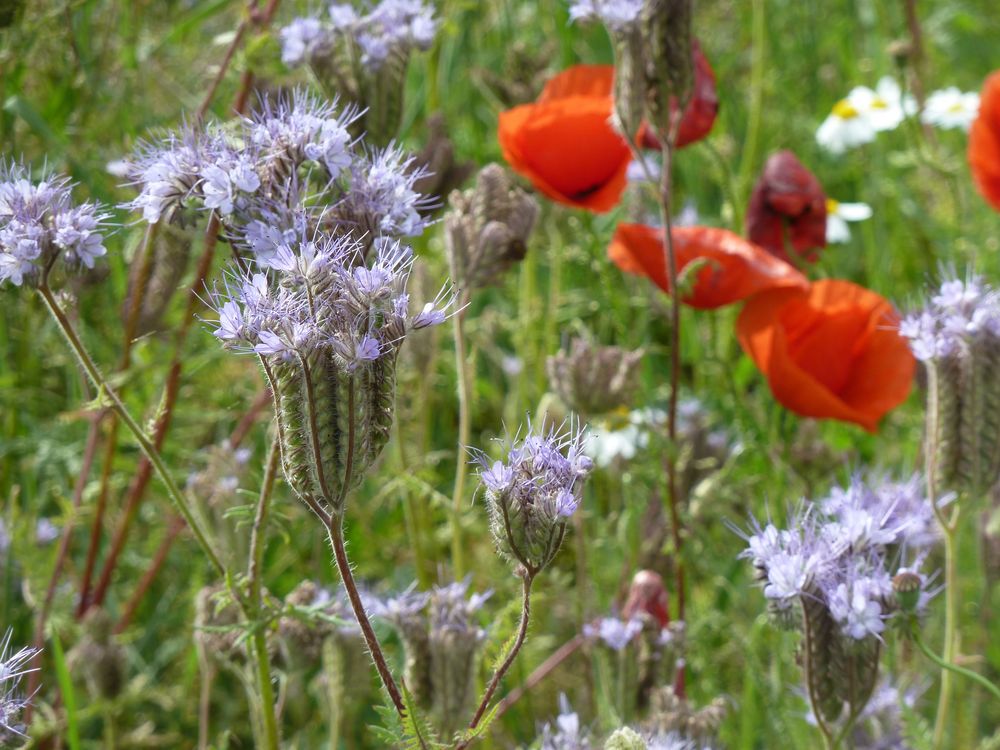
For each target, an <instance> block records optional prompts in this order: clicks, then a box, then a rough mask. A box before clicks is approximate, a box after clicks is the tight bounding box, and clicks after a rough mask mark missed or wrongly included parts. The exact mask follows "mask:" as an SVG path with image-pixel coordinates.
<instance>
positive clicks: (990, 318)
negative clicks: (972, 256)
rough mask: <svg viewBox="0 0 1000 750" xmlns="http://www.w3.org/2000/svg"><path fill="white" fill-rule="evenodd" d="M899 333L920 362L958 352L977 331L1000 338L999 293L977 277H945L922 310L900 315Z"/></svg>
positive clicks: (939, 358)
mask: <svg viewBox="0 0 1000 750" xmlns="http://www.w3.org/2000/svg"><path fill="white" fill-rule="evenodd" d="M899 332H900V335H902V336H903V338H906V339H908V340H909V341H910V348H911V349H912V351H913V355H914V356H915V357H916V358H917V359H919V360H921V361H923V362H929V361H934V360H941V359H944V358H947V357H952V356H956V355H959V354H960V353H961V352H962V351H964V350H966V349H967V348H968V347H969V345H970V341H971V339H972V338H973V337H975V336H976V335H977V334H986V335H988V336H991V337H994V338H998V337H1000V293H998V292H997V291H996V290H994V289H993V288H992V287H990V286H988V285H987V284H986V283H985V282H984V281H983V279H982V278H980V277H978V276H972V277H970V278H969V279H968V280H966V281H962V280H960V279H948V280H946V281H944V282H943V283H942V284H941V287H940V288H939V290H938V292H937V294H934V295H933V296H932V297H931V300H930V303H929V304H928V305H927V306H926V307H925V308H924V309H923V310H921V311H918V312H915V313H912V314H910V315H908V316H906V317H905V318H903V320H902V321H901V323H900V327H899Z"/></svg>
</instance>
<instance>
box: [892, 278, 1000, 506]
mask: <svg viewBox="0 0 1000 750" xmlns="http://www.w3.org/2000/svg"><path fill="white" fill-rule="evenodd" d="M899 332H900V334H901V335H902V336H903V337H904V338H907V339H909V341H910V348H911V349H912V350H913V355H914V356H915V357H916V358H917V359H918V360H920V361H922V362H923V363H924V365H925V367H926V369H927V380H928V383H927V415H926V429H925V433H926V435H927V438H926V439H927V443H926V446H927V448H928V452H929V454H928V456H927V460H928V462H933V464H934V469H935V478H936V481H937V484H938V487H937V489H954V490H969V491H972V492H981V491H983V490H986V489H988V488H989V487H991V486H992V485H993V484H995V483H996V481H997V477H998V476H1000V379H998V378H997V377H996V372H997V369H998V367H1000V292H998V291H997V290H995V289H993V288H991V287H990V286H988V285H987V284H986V283H985V282H984V281H983V279H982V278H980V277H978V276H972V277H970V278H968V279H967V280H966V281H961V280H959V279H948V280H946V281H945V282H944V283H942V285H941V287H940V289H939V290H938V292H937V294H935V295H933V296H932V297H931V300H930V303H929V304H928V305H927V306H926V307H924V309H923V310H920V311H918V312H915V313H913V314H911V315H908V316H907V317H906V318H904V319H903V321H902V323H901V324H900V328H899Z"/></svg>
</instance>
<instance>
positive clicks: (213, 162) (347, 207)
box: [124, 91, 427, 259]
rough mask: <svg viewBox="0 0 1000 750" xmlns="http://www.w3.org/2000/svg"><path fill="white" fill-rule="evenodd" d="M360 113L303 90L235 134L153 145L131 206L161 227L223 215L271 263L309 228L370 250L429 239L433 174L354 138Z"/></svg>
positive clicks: (213, 132)
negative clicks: (428, 193)
mask: <svg viewBox="0 0 1000 750" xmlns="http://www.w3.org/2000/svg"><path fill="white" fill-rule="evenodd" d="M358 117H359V113H358V110H357V108H355V107H351V106H347V107H343V108H339V107H338V105H337V103H336V102H332V103H330V102H326V101H322V100H320V99H318V98H316V97H315V96H312V95H310V94H308V93H305V92H304V91H296V92H294V93H292V94H291V95H290V96H288V97H285V98H279V99H278V100H276V101H274V102H265V103H264V104H263V105H262V106H261V107H260V109H259V111H257V112H256V113H255V114H254V115H253V116H252V117H249V118H245V119H244V120H243V121H242V122H241V123H240V125H239V127H238V129H237V130H236V131H235V132H233V131H232V130H231V129H230V130H227V131H225V132H223V130H222V129H221V128H220V127H219V126H218V125H214V124H209V125H208V126H206V127H205V128H203V129H198V130H196V129H193V128H187V129H186V130H185V131H183V132H182V133H180V134H171V135H168V136H167V137H166V138H164V139H162V140H161V141H158V142H155V143H146V144H144V145H143V146H142V147H141V148H140V153H139V155H138V157H137V158H136V159H135V160H134V162H133V163H132V164H131V165H130V170H129V175H130V177H131V181H132V183H133V184H134V185H135V186H136V187H137V189H138V190H139V194H138V196H137V197H136V198H135V199H133V200H132V201H130V202H128V203H126V204H125V206H124V207H125V208H128V209H130V210H134V211H138V212H140V213H141V214H142V216H143V219H144V220H145V221H147V222H149V223H151V224H152V223H156V222H158V221H161V220H164V221H167V222H171V223H184V222H185V221H188V220H191V219H192V218H193V217H195V216H197V212H198V211H203V212H206V211H214V212H215V213H216V215H217V216H219V218H220V219H221V220H222V222H223V224H224V225H225V227H226V228H227V230H228V231H229V233H230V234H231V235H234V236H235V239H236V240H237V241H240V240H245V241H246V242H245V243H244V246H245V247H246V248H247V249H249V250H250V251H252V252H253V253H254V254H255V255H257V257H258V258H264V259H266V258H268V257H270V256H272V255H273V254H274V252H275V250H276V248H277V247H280V246H282V245H287V244H288V243H289V241H291V240H293V239H294V238H295V237H296V236H297V235H301V233H302V231H304V229H305V228H306V227H307V226H308V227H309V228H310V229H312V230H313V231H317V230H318V229H319V228H320V227H319V225H320V224H324V225H325V226H324V227H323V229H324V231H326V232H327V233H334V232H332V230H337V231H338V232H339V233H341V234H344V233H350V234H352V235H353V236H354V238H355V239H359V240H363V241H364V242H365V247H366V249H367V248H370V247H372V246H374V244H375V243H376V242H378V241H380V240H383V239H385V238H399V237H404V236H414V235H417V234H420V233H421V232H422V231H423V230H424V228H425V227H426V225H427V221H426V220H425V219H424V218H423V217H422V216H421V213H420V212H421V210H423V209H424V208H425V207H426V203H427V198H425V197H424V196H422V195H421V194H420V193H418V192H417V191H416V190H415V189H414V185H415V183H416V182H417V181H418V180H420V179H421V178H422V177H424V176H425V172H424V171H422V170H421V169H418V168H416V167H415V166H414V164H413V160H412V158H410V157H408V156H407V155H406V154H405V153H404V152H403V151H401V150H400V149H399V148H398V147H396V146H395V145H393V144H391V143H390V144H389V145H388V146H386V147H385V148H380V149H367V148H365V147H364V146H363V144H361V143H360V142H359V140H358V139H357V138H355V137H354V136H353V135H352V134H351V128H352V126H353V124H354V123H355V122H356V121H357V119H358ZM331 207H334V208H331ZM331 225H334V226H331ZM289 230H295V231H289Z"/></svg>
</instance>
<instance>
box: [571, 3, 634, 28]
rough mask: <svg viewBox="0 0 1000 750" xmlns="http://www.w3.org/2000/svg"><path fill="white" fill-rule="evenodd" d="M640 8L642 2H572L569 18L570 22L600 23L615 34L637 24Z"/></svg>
mask: <svg viewBox="0 0 1000 750" xmlns="http://www.w3.org/2000/svg"><path fill="white" fill-rule="evenodd" d="M642 6H643V0H573V2H572V3H571V4H570V8H569V17H570V20H572V21H594V20H596V21H600V22H601V23H603V24H604V25H605V26H606V27H607V28H608V29H609V30H610V31H612V32H617V31H621V30H622V29H625V28H627V27H629V26H631V25H633V24H635V23H637V22H638V20H639V14H640V13H641V12H642Z"/></svg>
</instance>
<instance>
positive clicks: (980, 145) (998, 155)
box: [969, 70, 1000, 211]
mask: <svg viewBox="0 0 1000 750" xmlns="http://www.w3.org/2000/svg"><path fill="white" fill-rule="evenodd" d="M969 166H970V167H971V168H972V177H973V178H974V179H975V181H976V187H978V188H979V192H980V193H982V194H983V197H984V198H985V199H986V200H987V201H988V202H989V204H990V205H991V206H993V208H995V209H996V210H997V211H1000V70H998V71H996V72H994V73H992V74H991V75H990V76H989V77H988V78H987V79H986V82H985V83H984V84H983V92H982V95H981V96H980V98H979V114H978V115H977V116H976V119H975V120H974V121H973V123H972V128H971V129H970V130H969Z"/></svg>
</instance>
